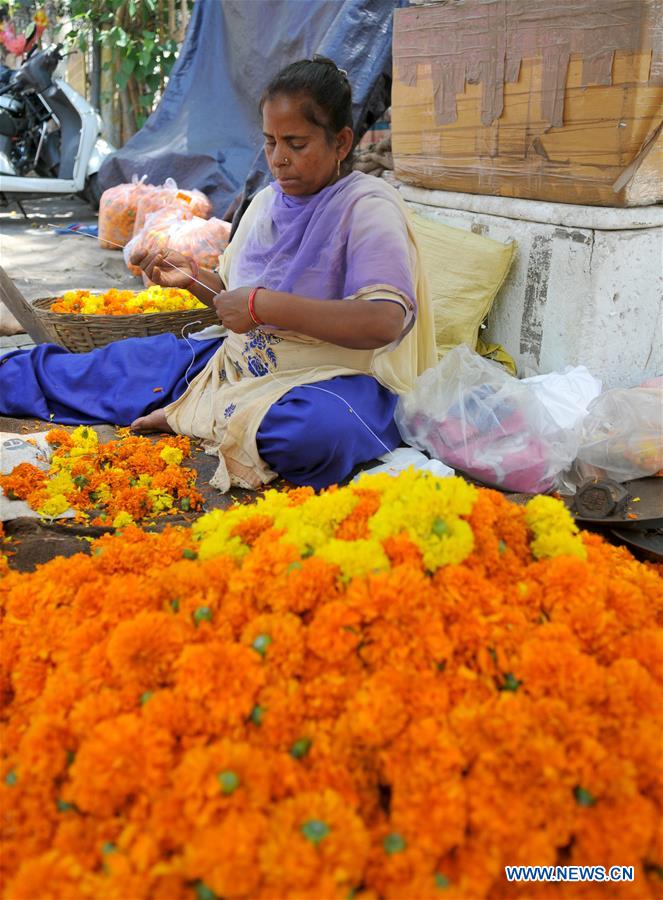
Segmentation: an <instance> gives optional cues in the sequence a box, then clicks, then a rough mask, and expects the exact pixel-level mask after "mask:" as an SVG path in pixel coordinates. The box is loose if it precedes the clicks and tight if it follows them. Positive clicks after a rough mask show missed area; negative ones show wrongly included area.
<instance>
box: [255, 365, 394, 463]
mask: <svg viewBox="0 0 663 900" xmlns="http://www.w3.org/2000/svg"><path fill="white" fill-rule="evenodd" d="M316 371H317V370H316V369H314V370H313V372H312V373H311V374H314V373H315V372H316ZM267 374H268V375H270V376H271V377H272V378H273V379H274V381H276V382H277V383H278V384H280V385H282V386H283V387H286V388H288V391H291V390H293V389H294V388H296V387H305V388H310V389H311V390H313V391H320V392H321V393H322V394H331V396H332V397H336V399H337V400H340V401H341V403H345V405H346V406H347V408H348V412H350V413H352V415H355V416H356V417H357V418H358V419H359V421H360V422H361V424H362V425H363V426H364V428H365V429H366V430H367V431H368V432H369V433H370V434H372V435H373V437H374V438H375V440H376V441H377V442H378V443H379V444H382V446H383V447H384V449H385V450H386V451H387V453H391V447H387V445H386V444H385V442H384V441H383V440H382V438H380V437H378V436H377V434H376V433H375V432H374V431H373V429H372V428H371V426H370V425H368V423H367V422H365V421H364V420H363V419H362V417H361V416H360V415H359V413H358V412H357V411H356V410H354V409H353V408H352V407H351V406H350V404H349V403H348V401H347V400H346V399H345V397H341V396H340V394H336V393H335V392H334V391H330V390H329V389H328V388H321V387H318V386H317V385H316V384H299V385H298V384H295V385H292V387H289V386H288V385H287V384H286V383H285V382H284V381H281V379H280V378H277V377H276V375H275V374H274V373H273V372H270V371H268V372H267Z"/></svg>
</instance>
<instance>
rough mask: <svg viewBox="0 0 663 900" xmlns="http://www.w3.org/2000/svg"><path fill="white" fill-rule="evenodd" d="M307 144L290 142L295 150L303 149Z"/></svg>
mask: <svg viewBox="0 0 663 900" xmlns="http://www.w3.org/2000/svg"><path fill="white" fill-rule="evenodd" d="M305 146H306V144H290V147H291V148H292V149H293V150H303V149H304V147H305Z"/></svg>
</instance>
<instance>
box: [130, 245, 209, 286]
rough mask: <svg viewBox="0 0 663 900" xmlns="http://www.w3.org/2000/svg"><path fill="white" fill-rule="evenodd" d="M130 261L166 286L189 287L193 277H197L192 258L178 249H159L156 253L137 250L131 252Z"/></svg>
mask: <svg viewBox="0 0 663 900" xmlns="http://www.w3.org/2000/svg"><path fill="white" fill-rule="evenodd" d="M130 262H131V263H132V265H134V266H138V267H139V268H140V269H142V270H143V272H145V274H146V275H147V277H148V278H149V279H150V281H153V282H154V283H155V284H160V285H161V286H162V287H166V288H184V289H186V288H189V287H191V283H192V282H191V279H192V278H195V277H196V272H194V266H193V265H192V263H191V260H190V259H188V258H187V257H186V256H184V255H183V254H182V253H178V252H177V251H176V250H163V251H161V250H158V251H157V252H156V253H147V252H145V251H142V250H136V251H134V253H132V254H131V260H130ZM175 266H176V267H177V268H175Z"/></svg>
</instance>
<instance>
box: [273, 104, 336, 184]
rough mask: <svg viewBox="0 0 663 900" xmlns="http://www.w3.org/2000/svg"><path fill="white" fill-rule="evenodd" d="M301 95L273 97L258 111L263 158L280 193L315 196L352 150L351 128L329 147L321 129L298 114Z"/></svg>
mask: <svg viewBox="0 0 663 900" xmlns="http://www.w3.org/2000/svg"><path fill="white" fill-rule="evenodd" d="M302 102H303V99H302V97H301V96H294V97H290V96H287V95H285V94H277V96H276V97H274V98H273V99H271V100H266V101H265V103H264V104H263V108H262V130H263V134H264V135H265V156H266V157H267V163H268V165H269V168H270V171H271V173H272V175H273V176H274V178H275V179H276V180H277V181H278V183H279V184H280V185H281V188H282V189H283V193H284V194H291V195H293V196H295V197H300V196H305V195H307V194H316V193H317V192H318V191H320V190H322V188H323V187H326V185H328V184H330V183H331V182H332V181H334V180H335V179H336V177H337V171H338V160H340V161H341V162H342V161H343V160H344V159H345V157H346V156H347V155H348V153H349V152H350V149H351V148H352V129H351V128H344V129H343V130H342V131H340V132H339V133H338V134H337V135H336V137H335V139H334V141H333V142H332V143H331V144H330V143H329V140H328V138H327V134H326V133H325V131H324V129H323V128H320V127H319V126H317V125H314V124H313V123H312V122H309V121H308V119H306V117H305V116H304V114H303V113H302V109H301V107H302Z"/></svg>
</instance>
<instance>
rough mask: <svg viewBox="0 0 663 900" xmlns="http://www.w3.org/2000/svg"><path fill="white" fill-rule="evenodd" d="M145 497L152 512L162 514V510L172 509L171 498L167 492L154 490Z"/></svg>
mask: <svg viewBox="0 0 663 900" xmlns="http://www.w3.org/2000/svg"><path fill="white" fill-rule="evenodd" d="M147 496H148V497H149V498H150V502H151V503H152V510H153V511H154V512H163V511H164V510H166V509H172V507H173V498H172V497H171V495H170V494H169V493H168V491H159V490H157V489H156V488H154V489H152V490H149V491H148V492H147Z"/></svg>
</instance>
